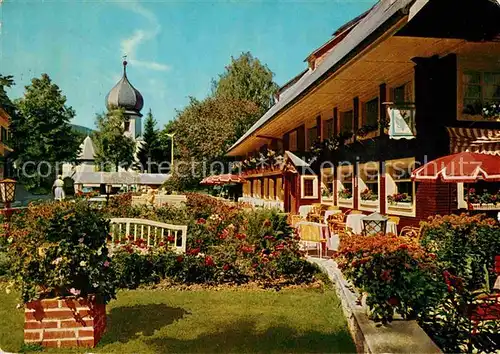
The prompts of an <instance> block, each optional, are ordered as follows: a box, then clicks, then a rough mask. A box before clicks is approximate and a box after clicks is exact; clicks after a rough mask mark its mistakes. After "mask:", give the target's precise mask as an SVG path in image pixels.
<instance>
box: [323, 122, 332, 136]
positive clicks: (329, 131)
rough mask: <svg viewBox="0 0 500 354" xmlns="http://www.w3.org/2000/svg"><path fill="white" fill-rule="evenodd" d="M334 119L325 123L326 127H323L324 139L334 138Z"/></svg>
mask: <svg viewBox="0 0 500 354" xmlns="http://www.w3.org/2000/svg"><path fill="white" fill-rule="evenodd" d="M333 123H334V122H333V119H329V120H327V121H325V122H324V125H323V138H325V139H329V138H331V137H333V132H334V130H333Z"/></svg>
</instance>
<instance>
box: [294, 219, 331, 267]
mask: <svg viewBox="0 0 500 354" xmlns="http://www.w3.org/2000/svg"><path fill="white" fill-rule="evenodd" d="M298 229H299V236H300V243H301V244H303V245H304V247H305V249H306V250H307V249H308V248H307V246H308V244H310V243H313V244H315V245H316V250H317V252H318V255H319V258H321V257H322V253H323V248H324V245H326V239H324V238H323V234H322V230H321V225H320V224H318V223H307V222H306V223H300V224H299V225H298Z"/></svg>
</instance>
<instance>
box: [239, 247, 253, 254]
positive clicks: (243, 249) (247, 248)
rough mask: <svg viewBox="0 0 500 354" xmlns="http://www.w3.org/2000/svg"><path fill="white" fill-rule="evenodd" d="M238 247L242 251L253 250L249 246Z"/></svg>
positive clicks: (251, 251) (248, 251)
mask: <svg viewBox="0 0 500 354" xmlns="http://www.w3.org/2000/svg"><path fill="white" fill-rule="evenodd" d="M240 249H241V251H242V252H243V253H253V251H254V249H253V247H251V246H242V247H241V248H240Z"/></svg>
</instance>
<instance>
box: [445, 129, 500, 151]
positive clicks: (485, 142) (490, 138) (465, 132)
mask: <svg viewBox="0 0 500 354" xmlns="http://www.w3.org/2000/svg"><path fill="white" fill-rule="evenodd" d="M446 129H448V134H449V135H450V152H451V153H453V154H456V153H459V152H466V151H468V152H477V153H481V154H490V155H500V130H496V129H495V130H494V129H476V128H450V127H448V128H446Z"/></svg>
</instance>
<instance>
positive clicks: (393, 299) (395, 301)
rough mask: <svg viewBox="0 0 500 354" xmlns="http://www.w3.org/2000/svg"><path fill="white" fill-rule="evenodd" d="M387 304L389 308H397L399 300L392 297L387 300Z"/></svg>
mask: <svg viewBox="0 0 500 354" xmlns="http://www.w3.org/2000/svg"><path fill="white" fill-rule="evenodd" d="M387 302H388V303H389V305H391V306H397V305H399V299H398V298H397V297H394V296H392V297H390V298H389V300H387Z"/></svg>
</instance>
